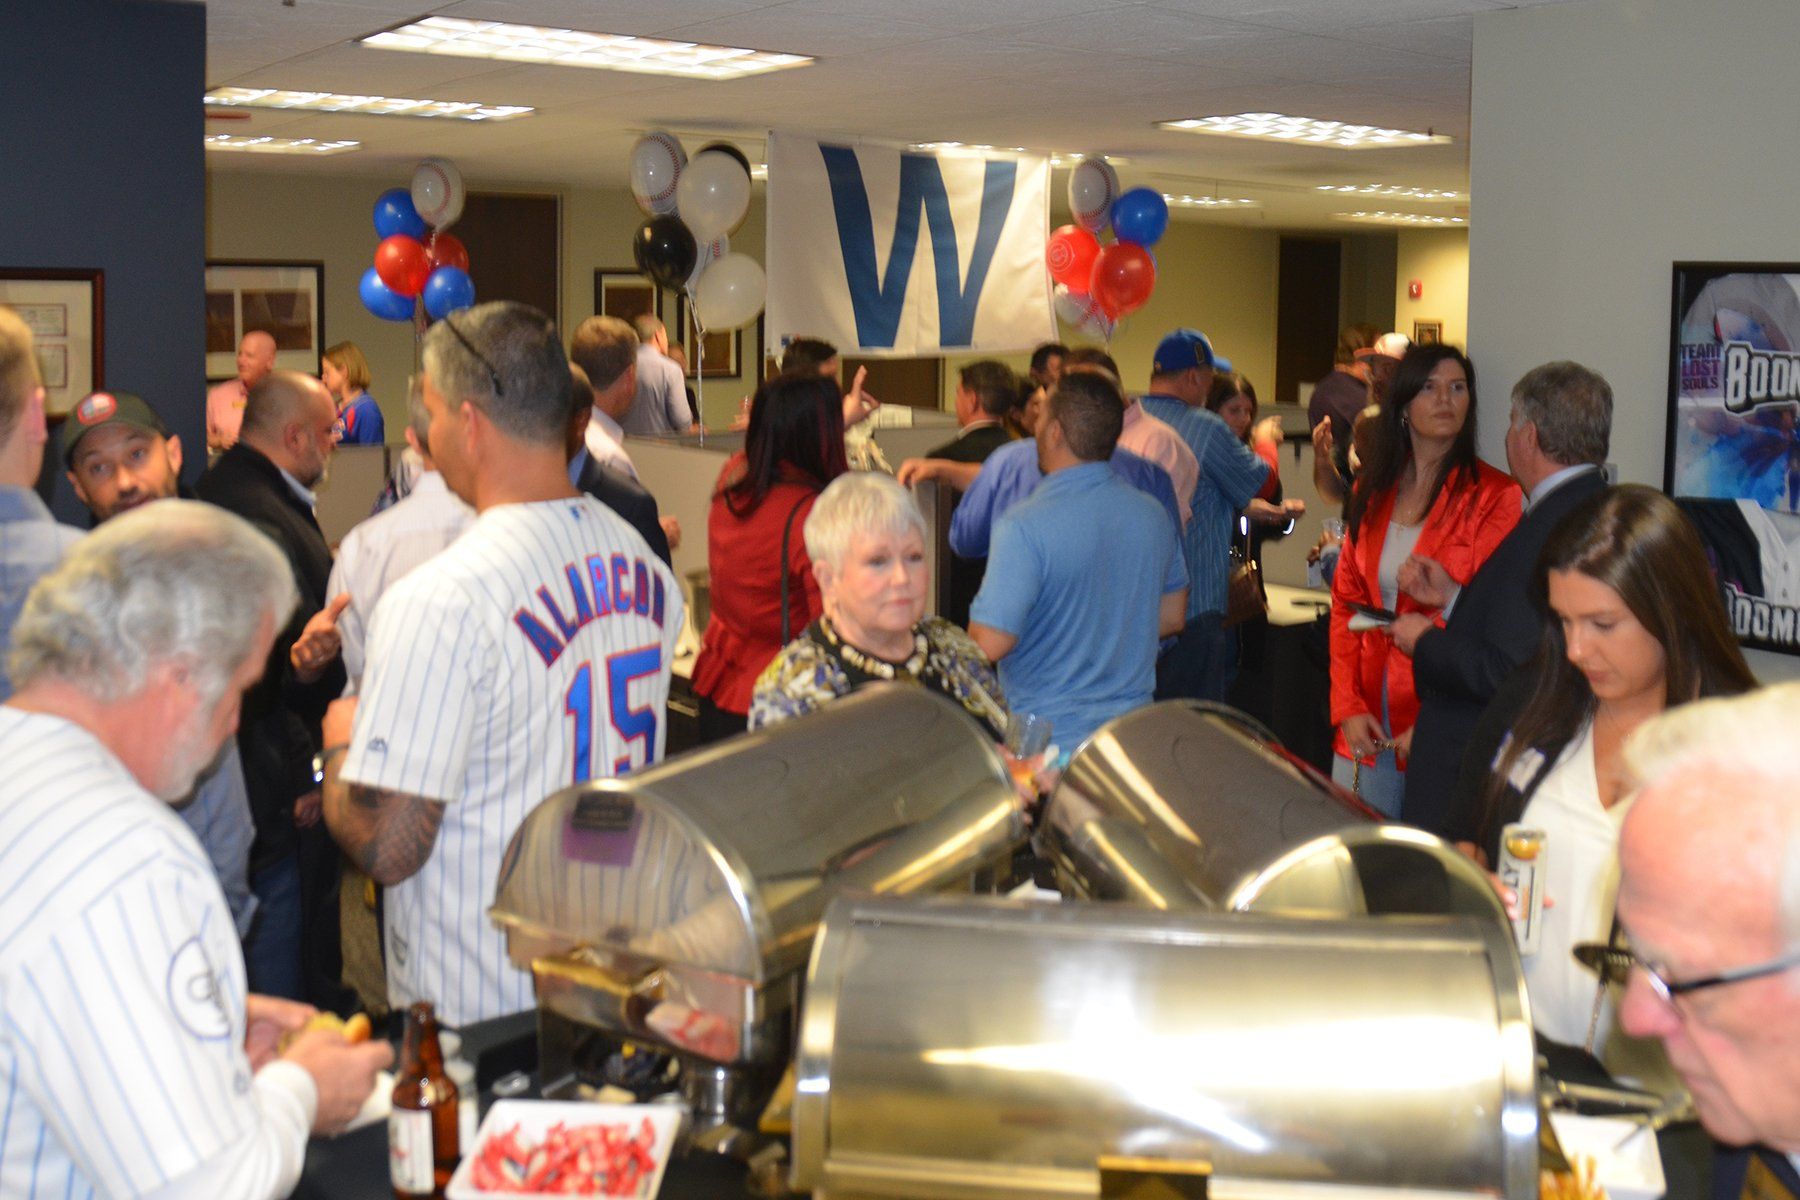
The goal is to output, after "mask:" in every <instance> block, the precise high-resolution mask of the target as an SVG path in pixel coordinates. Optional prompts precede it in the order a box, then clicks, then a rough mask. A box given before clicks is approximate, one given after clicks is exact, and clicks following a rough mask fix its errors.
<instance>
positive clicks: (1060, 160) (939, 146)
mask: <svg viewBox="0 0 1800 1200" xmlns="http://www.w3.org/2000/svg"><path fill="white" fill-rule="evenodd" d="M907 149H908V150H926V151H936V152H939V153H951V154H954V153H957V152H958V151H963V150H966V151H968V152H969V153H971V154H981V153H986V152H988V151H992V150H1003V151H1005V152H1006V153H1008V154H1042V153H1043V151H1041V150H1031V149H1028V148H1026V147H1024V146H990V145H987V144H986V143H985V142H982V143H976V142H914V143H913V144H912V145H910V146H908V147H907ZM1046 157H1048V158H1049V159H1050V165H1051V166H1053V167H1072V166H1074V165H1075V164H1076V163H1078V162H1080V161H1081V160H1082V159H1084V158H1097V159H1099V160H1100V161H1102V162H1108V163H1128V162H1130V161H1131V160H1130V159H1129V158H1126V157H1124V156H1122V155H1118V154H1064V153H1063V152H1062V151H1060V150H1052V151H1051V152H1050V153H1049V154H1048V155H1047V156H1046Z"/></svg>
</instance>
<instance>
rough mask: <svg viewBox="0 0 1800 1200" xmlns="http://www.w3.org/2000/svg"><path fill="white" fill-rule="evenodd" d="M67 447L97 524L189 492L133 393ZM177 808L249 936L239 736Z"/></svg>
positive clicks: (69, 431)
mask: <svg viewBox="0 0 1800 1200" xmlns="http://www.w3.org/2000/svg"><path fill="white" fill-rule="evenodd" d="M59 445H60V448H61V450H62V460H63V466H64V467H65V468H67V474H68V477H69V483H70V484H71V485H72V486H73V487H74V488H75V494H76V495H77V496H79V497H80V498H81V502H82V503H83V504H85V505H87V507H88V511H89V512H91V513H93V514H94V524H96V525H98V524H100V523H101V522H103V521H110V520H111V519H112V518H113V517H116V516H118V515H119V514H120V513H122V512H125V511H126V510H127V509H133V508H137V507H138V506H140V505H144V504H148V503H150V502H151V501H152V500H167V499H169V498H170V497H172V496H177V495H179V494H180V493H181V439H180V438H179V437H176V436H174V435H172V434H171V433H169V430H168V427H167V426H166V425H164V424H163V420H162V418H161V417H160V416H158V415H157V413H156V410H155V409H153V408H151V407H150V406H149V405H148V404H146V403H145V402H144V400H143V398H142V397H140V396H135V395H133V394H132V393H130V392H95V393H94V394H93V395H91V396H88V397H87V398H85V399H84V400H82V402H81V403H80V404H77V405H76V406H75V409H74V411H73V412H71V413H70V414H69V417H68V419H67V420H66V421H64V422H63V424H62V432H61V434H60V435H59ZM175 811H176V815H178V816H179V817H180V818H181V819H182V820H183V821H185V822H186V823H187V826H188V828H190V829H192V830H193V831H194V836H195V837H197V838H199V839H200V844H201V845H202V846H203V847H205V849H206V856H207V858H209V859H211V860H212V865H213V872H214V874H216V875H217V876H218V877H219V887H220V888H221V890H223V891H224V893H225V902H226V904H227V905H229V906H230V908H231V918H232V920H233V921H234V922H235V923H236V925H237V931H238V936H239V937H242V936H244V935H245V934H247V933H248V932H249V931H250V924H251V921H252V919H253V918H254V916H255V914H256V898H255V897H254V896H252V895H251V894H250V883H249V870H250V843H251V841H252V840H253V839H254V837H255V832H256V831H255V827H254V826H253V824H252V822H251V819H250V799H249V796H248V794H247V793H246V791H245V788H244V766H243V762H242V760H241V759H240V758H239V757H238V748H237V742H236V740H235V739H231V740H228V741H226V743H225V750H224V752H223V753H222V754H221V755H220V756H219V759H218V761H217V762H215V763H214V764H213V765H212V766H211V767H209V768H208V769H207V770H206V771H205V772H204V773H202V774H201V776H200V779H199V782H198V783H196V784H195V786H194V794H193V796H192V797H191V798H190V799H189V800H188V801H187V802H185V803H183V804H179V805H177V806H176V809H175Z"/></svg>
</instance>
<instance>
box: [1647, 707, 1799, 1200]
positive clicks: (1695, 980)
mask: <svg viewBox="0 0 1800 1200" xmlns="http://www.w3.org/2000/svg"><path fill="white" fill-rule="evenodd" d="M1796 729H1800V684H1796V683H1785V684H1780V685H1778V686H1775V687H1770V688H1765V689H1762V690H1761V691H1756V692H1751V693H1748V694H1746V695H1743V696H1735V697H1731V698H1729V699H1716V700H1703V701H1699V702H1697V703H1693V704H1684V705H1682V706H1680V707H1678V708H1674V709H1671V710H1669V711H1668V712H1667V713H1665V714H1663V715H1662V716H1660V717H1657V718H1655V719H1654V720H1651V721H1649V722H1646V723H1645V724H1644V725H1643V726H1641V727H1640V728H1639V729H1638V731H1637V732H1636V733H1634V734H1633V735H1632V736H1631V739H1630V740H1629V741H1628V742H1627V743H1626V748H1625V760H1626V766H1627V769H1628V771H1629V772H1630V774H1631V776H1632V777H1633V780H1634V781H1635V782H1636V783H1637V784H1638V785H1639V787H1640V790H1639V791H1638V792H1637V794H1636V797H1635V799H1633V801H1632V804H1631V811H1630V812H1628V813H1627V814H1626V816H1625V824H1624V828H1623V830H1622V832H1621V834H1620V840H1619V868H1620V884H1619V902H1618V914H1619V921H1620V924H1621V925H1622V927H1623V929H1624V932H1625V935H1626V938H1627V939H1628V942H1629V945H1630V948H1631V949H1630V953H1631V956H1632V960H1633V961H1632V966H1633V968H1634V969H1633V970H1632V971H1631V974H1630V977H1629V980H1628V982H1627V984H1626V989H1625V997H1624V1001H1623V1003H1622V1004H1621V1006H1620V1010H1619V1016H1620V1022H1621V1024H1622V1025H1623V1027H1624V1028H1625V1030H1626V1032H1628V1033H1630V1034H1632V1035H1633V1036H1634V1037H1657V1038H1660V1039H1662V1043H1663V1046H1664V1048H1665V1049H1667V1051H1668V1053H1669V1061H1670V1062H1671V1063H1673V1064H1674V1066H1675V1069H1676V1071H1678V1072H1679V1073H1680V1074H1681V1078H1682V1081H1683V1082H1684V1083H1686V1084H1687V1087H1688V1091H1689V1092H1690V1093H1691V1094H1692V1095H1693V1098H1694V1105H1695V1107H1696V1108H1697V1109H1698V1110H1699V1113H1700V1122H1701V1124H1702V1125H1704V1126H1705V1127H1706V1130H1707V1132H1708V1133H1710V1134H1712V1135H1713V1137H1715V1138H1716V1139H1718V1140H1719V1141H1720V1142H1722V1143H1725V1145H1726V1146H1733V1147H1745V1148H1746V1149H1743V1150H1739V1151H1726V1150H1723V1149H1721V1151H1720V1152H1719V1154H1718V1156H1717V1157H1716V1158H1715V1160H1714V1164H1713V1170H1714V1178H1713V1194H1714V1196H1717V1197H1736V1196H1739V1195H1745V1196H1775V1195H1782V1194H1786V1195H1796V1194H1800V1174H1797V1173H1796V1171H1795V1164H1796V1161H1797V1160H1800V796H1797V795H1796V792H1795V790H1794V780H1795V779H1796V778H1800V740H1797V739H1796V738H1795V736H1794V731H1795V730H1796ZM1775 1183H1778V1184H1780V1185H1781V1186H1780V1188H1776V1187H1773V1186H1770V1185H1771V1184H1775ZM1781 1189H1785V1191H1783V1190H1781Z"/></svg>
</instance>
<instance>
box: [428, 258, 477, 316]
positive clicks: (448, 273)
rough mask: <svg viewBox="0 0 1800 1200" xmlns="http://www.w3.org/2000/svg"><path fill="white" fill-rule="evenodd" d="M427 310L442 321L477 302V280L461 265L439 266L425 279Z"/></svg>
mask: <svg viewBox="0 0 1800 1200" xmlns="http://www.w3.org/2000/svg"><path fill="white" fill-rule="evenodd" d="M424 296H425V311H426V312H427V313H430V314H431V319H432V320H434V321H441V320H443V319H444V318H445V317H447V316H449V315H450V314H451V313H453V312H455V311H456V310H457V309H459V308H467V307H469V305H471V304H473V303H475V281H474V280H473V279H470V278H469V273H468V272H467V271H465V270H463V269H462V268H461V267H439V268H438V269H437V270H435V271H433V272H432V273H431V278H429V279H427V280H426V281H425V291H424Z"/></svg>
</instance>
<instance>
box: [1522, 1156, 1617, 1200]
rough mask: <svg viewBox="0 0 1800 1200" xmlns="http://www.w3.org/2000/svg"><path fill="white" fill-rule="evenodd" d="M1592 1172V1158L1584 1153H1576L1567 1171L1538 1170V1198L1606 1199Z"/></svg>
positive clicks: (1593, 1168) (1604, 1190)
mask: <svg viewBox="0 0 1800 1200" xmlns="http://www.w3.org/2000/svg"><path fill="white" fill-rule="evenodd" d="M1594 1174H1595V1166H1594V1160H1593V1158H1592V1157H1590V1156H1589V1155H1585V1154H1578V1155H1576V1156H1575V1158H1574V1160H1573V1161H1571V1162H1570V1163H1569V1169H1568V1170H1567V1171H1540V1172H1539V1173H1538V1200H1606V1189H1605V1188H1603V1187H1601V1186H1600V1184H1599V1182H1598V1181H1597V1180H1596V1179H1595V1177H1594Z"/></svg>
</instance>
